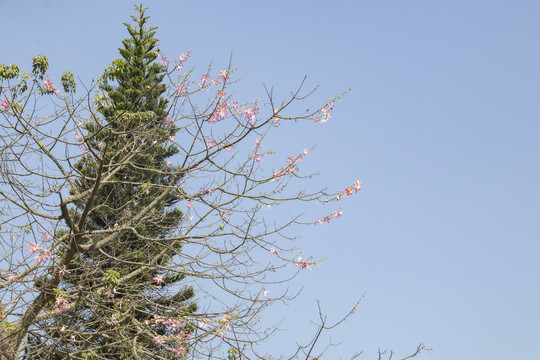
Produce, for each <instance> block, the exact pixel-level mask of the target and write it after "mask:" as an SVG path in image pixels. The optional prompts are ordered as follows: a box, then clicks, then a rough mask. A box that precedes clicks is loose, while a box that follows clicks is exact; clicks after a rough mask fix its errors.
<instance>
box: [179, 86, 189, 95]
mask: <svg viewBox="0 0 540 360" xmlns="http://www.w3.org/2000/svg"><path fill="white" fill-rule="evenodd" d="M187 94H189V84H184V86H182V85H181V84H178V85H176V96H178V97H183V96H187Z"/></svg>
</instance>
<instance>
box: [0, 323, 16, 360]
mask: <svg viewBox="0 0 540 360" xmlns="http://www.w3.org/2000/svg"><path fill="white" fill-rule="evenodd" d="M2 325H3V324H2ZM2 325H0V360H16V359H17V356H16V350H15V349H16V348H15V349H14V346H13V345H14V344H15V338H16V336H14V334H13V333H12V332H10V331H9V330H7V329H6V328H5V326H2Z"/></svg>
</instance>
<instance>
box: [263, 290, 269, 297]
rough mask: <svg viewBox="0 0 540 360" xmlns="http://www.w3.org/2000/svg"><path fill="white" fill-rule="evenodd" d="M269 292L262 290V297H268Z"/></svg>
mask: <svg viewBox="0 0 540 360" xmlns="http://www.w3.org/2000/svg"><path fill="white" fill-rule="evenodd" d="M269 292H270V291H268V290H264V291H263V294H262V296H266V295H268V293H269Z"/></svg>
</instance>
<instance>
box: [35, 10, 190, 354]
mask: <svg viewBox="0 0 540 360" xmlns="http://www.w3.org/2000/svg"><path fill="white" fill-rule="evenodd" d="M136 9H137V11H138V17H135V16H132V19H133V21H134V22H135V26H134V27H132V26H130V25H129V24H125V25H126V27H127V30H128V32H129V37H128V38H127V39H125V40H124V41H123V47H122V48H120V49H119V51H120V55H121V58H120V59H116V60H114V61H113V62H112V64H111V65H110V66H109V67H108V68H107V69H106V71H105V73H104V74H103V76H102V78H101V80H100V88H101V90H102V91H103V94H102V95H100V96H99V97H98V98H99V101H98V104H97V106H98V108H97V110H98V112H99V114H101V116H99V115H98V116H96V117H94V118H93V120H92V121H89V122H88V123H86V124H83V125H82V126H84V127H85V128H86V132H87V134H88V135H87V136H86V138H85V145H84V150H85V151H86V154H85V156H84V157H82V159H81V160H79V161H78V163H77V164H76V165H75V168H76V169H77V170H78V171H79V173H80V176H79V177H78V179H77V180H76V181H74V182H73V185H72V188H71V193H72V194H81V193H85V192H86V193H88V196H87V197H85V198H84V199H83V200H79V201H77V202H76V208H74V209H71V217H72V218H73V219H75V221H76V222H77V224H78V225H79V231H80V232H81V234H82V235H81V240H80V242H79V244H80V245H83V246H84V245H89V244H93V243H98V242H99V241H100V240H102V239H105V238H106V237H110V236H115V237H116V239H115V241H114V242H113V243H112V244H111V245H106V246H104V247H101V248H100V249H99V250H92V248H90V250H89V251H85V252H82V253H80V255H79V256H78V258H77V259H76V261H74V262H73V263H72V265H71V266H70V267H69V269H65V271H64V275H63V276H64V278H63V281H62V283H61V284H60V286H59V290H58V294H57V295H56V302H55V303H51V304H50V306H49V308H50V310H51V311H57V312H61V313H62V316H60V317H59V318H58V319H55V320H53V321H54V326H53V324H52V323H51V328H56V329H57V328H58V326H59V325H60V326H61V325H62V324H66V325H68V324H69V327H70V328H74V327H75V328H77V327H78V328H79V329H80V330H79V331H78V332H77V333H76V334H73V336H71V335H70V334H65V336H61V335H58V334H57V335H58V336H52V337H51V336H50V335H51V334H46V336H42V335H43V334H39V333H35V334H33V335H32V336H31V341H33V343H34V344H35V345H36V346H35V347H33V348H32V351H31V352H36V353H37V354H38V355H36V356H34V358H39V359H41V358H43V359H44V358H47V359H65V358H67V357H68V356H69V355H68V354H70V355H71V356H75V358H87V359H102V358H106V359H132V358H141V356H145V357H144V358H148V359H154V358H162V357H163V358H169V357H171V356H173V352H172V350H174V349H175V346H176V349H182V348H183V349H185V348H186V347H187V343H186V342H187V341H188V338H189V336H190V333H191V332H192V331H193V327H192V326H191V325H190V321H189V320H188V316H189V314H190V313H192V312H194V311H195V310H196V304H195V303H194V302H193V296H194V293H193V289H192V288H191V287H185V286H184V287H182V286H180V285H178V283H179V282H180V281H181V280H182V279H183V277H184V274H181V273H172V272H170V271H168V270H167V269H166V267H167V264H168V263H170V262H171V261H172V259H173V258H174V256H175V255H177V254H178V253H179V252H180V251H181V248H182V243H181V241H179V240H178V238H177V239H172V238H174V236H173V235H174V230H175V229H177V228H178V226H179V225H180V224H181V222H182V218H183V214H182V212H181V211H180V210H179V209H178V208H176V207H175V203H176V202H178V201H179V200H178V199H181V198H182V196H181V195H182V192H181V190H179V186H178V185H179V181H180V179H181V169H180V168H178V167H174V166H170V165H169V163H168V161H167V159H168V158H170V157H171V156H172V155H174V154H175V153H177V152H178V148H177V147H176V146H175V145H174V143H172V142H170V141H169V139H170V138H171V137H172V136H174V134H175V133H176V132H177V130H178V128H177V127H175V126H174V125H173V124H171V122H170V121H168V120H167V114H168V113H167V107H168V100H167V99H166V98H165V97H164V93H165V91H166V85H165V84H164V83H163V79H164V76H165V67H164V66H162V65H160V64H159V63H157V62H156V61H155V60H156V58H157V52H158V51H159V49H158V44H157V39H156V38H155V37H154V35H155V29H156V28H155V27H150V28H147V27H146V23H147V21H148V16H145V9H144V8H142V6H139V7H136ZM171 189H176V190H175V191H174V192H173V191H171ZM85 233H92V234H97V235H92V236H85V235H84V234H85ZM57 235H58V236H57V237H58V238H60V237H61V235H62V234H57ZM67 241H68V240H66V242H67ZM66 245H67V243H66ZM89 273H90V274H93V276H91V277H89V276H88V274H89ZM68 294H69V295H68ZM68 298H69V299H70V300H69V303H70V305H69V306H68V305H67V303H68V300H67V299H68ZM63 302H65V304H63ZM75 324H76V326H74V325H75ZM98 330H99V331H98ZM44 331H47V330H46V328H45V330H44ZM98 333H99V335H96V334H98ZM171 334H177V335H178V339H179V342H178V344H163V345H164V346H160V340H159V339H160V338H161V337H162V336H166V335H171ZM47 338H49V339H50V338H61V339H64V340H60V341H56V342H54V343H50V342H47V341H46V340H44V339H47ZM42 339H43V340H42ZM156 345H157V346H156ZM37 349H39V350H37ZM134 351H136V352H137V354H138V355H137V356H138V357H135V356H134ZM182 351H183V350H182ZM177 352H178V350H177ZM177 355H178V354H177Z"/></svg>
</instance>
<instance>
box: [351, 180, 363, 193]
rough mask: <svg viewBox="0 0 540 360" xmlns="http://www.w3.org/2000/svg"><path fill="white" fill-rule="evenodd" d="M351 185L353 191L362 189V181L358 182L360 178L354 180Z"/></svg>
mask: <svg viewBox="0 0 540 360" xmlns="http://www.w3.org/2000/svg"><path fill="white" fill-rule="evenodd" d="M353 186H354V190H355V192H358V191H360V190H361V189H362V183H361V182H360V180H356V181H355V183H354V185H353Z"/></svg>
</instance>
